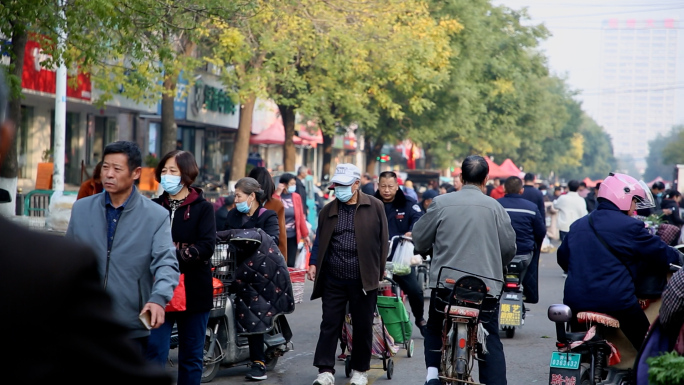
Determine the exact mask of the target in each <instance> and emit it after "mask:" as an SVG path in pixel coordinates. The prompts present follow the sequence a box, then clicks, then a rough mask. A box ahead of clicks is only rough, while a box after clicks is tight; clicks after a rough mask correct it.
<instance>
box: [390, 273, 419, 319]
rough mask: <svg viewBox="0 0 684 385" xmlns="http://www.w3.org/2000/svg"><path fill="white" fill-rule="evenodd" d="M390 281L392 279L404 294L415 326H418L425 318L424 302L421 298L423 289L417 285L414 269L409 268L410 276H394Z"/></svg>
mask: <svg viewBox="0 0 684 385" xmlns="http://www.w3.org/2000/svg"><path fill="white" fill-rule="evenodd" d="M392 279H394V281H395V282H396V283H397V284H398V285H399V287H400V288H401V290H403V291H404V293H406V296H407V297H408V301H409V305H411V312H412V313H413V316H414V317H415V318H416V325H419V323H420V321H422V320H423V318H424V317H425V316H424V313H425V300H424V298H423V289H422V288H421V287H420V284H419V283H418V277H417V274H416V268H415V267H412V268H411V274H408V275H395V276H393V277H392Z"/></svg>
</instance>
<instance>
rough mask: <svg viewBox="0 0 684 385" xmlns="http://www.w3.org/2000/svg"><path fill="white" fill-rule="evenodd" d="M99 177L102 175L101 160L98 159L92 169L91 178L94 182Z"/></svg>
mask: <svg viewBox="0 0 684 385" xmlns="http://www.w3.org/2000/svg"><path fill="white" fill-rule="evenodd" d="M101 177H102V161H99V162H98V163H97V164H96V165H95V169H94V170H93V180H94V181H95V182H98V181H99V180H100V178H101Z"/></svg>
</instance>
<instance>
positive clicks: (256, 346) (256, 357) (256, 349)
mask: <svg viewBox="0 0 684 385" xmlns="http://www.w3.org/2000/svg"><path fill="white" fill-rule="evenodd" d="M247 341H248V342H249V359H250V360H251V361H252V362H256V361H261V362H264V363H265V362H266V352H264V335H263V334H251V335H249V336H247ZM264 365H265V364H264Z"/></svg>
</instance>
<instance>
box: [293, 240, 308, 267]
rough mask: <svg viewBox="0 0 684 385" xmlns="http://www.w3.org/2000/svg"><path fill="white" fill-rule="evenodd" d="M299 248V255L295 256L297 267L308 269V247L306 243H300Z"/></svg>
mask: <svg viewBox="0 0 684 385" xmlns="http://www.w3.org/2000/svg"><path fill="white" fill-rule="evenodd" d="M299 246H300V247H299V248H298V250H297V257H296V258H295V265H294V267H295V269H297V270H306V269H307V266H306V253H307V251H308V250H307V247H306V246H305V245H304V243H300V244H299Z"/></svg>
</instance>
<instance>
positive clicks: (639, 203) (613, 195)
mask: <svg viewBox="0 0 684 385" xmlns="http://www.w3.org/2000/svg"><path fill="white" fill-rule="evenodd" d="M598 198H605V199H608V200H609V201H611V202H613V204H615V205H616V206H617V207H618V209H620V210H621V211H627V210H629V209H630V207H631V205H632V199H635V198H636V208H637V209H647V208H651V207H655V200H654V199H653V194H651V190H650V189H649V188H648V186H646V183H644V182H643V181H638V180H636V179H634V178H632V177H631V176H629V175H626V174H613V173H610V175H609V176H608V178H606V179H605V180H604V181H603V182H601V187H600V188H599V192H598Z"/></svg>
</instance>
